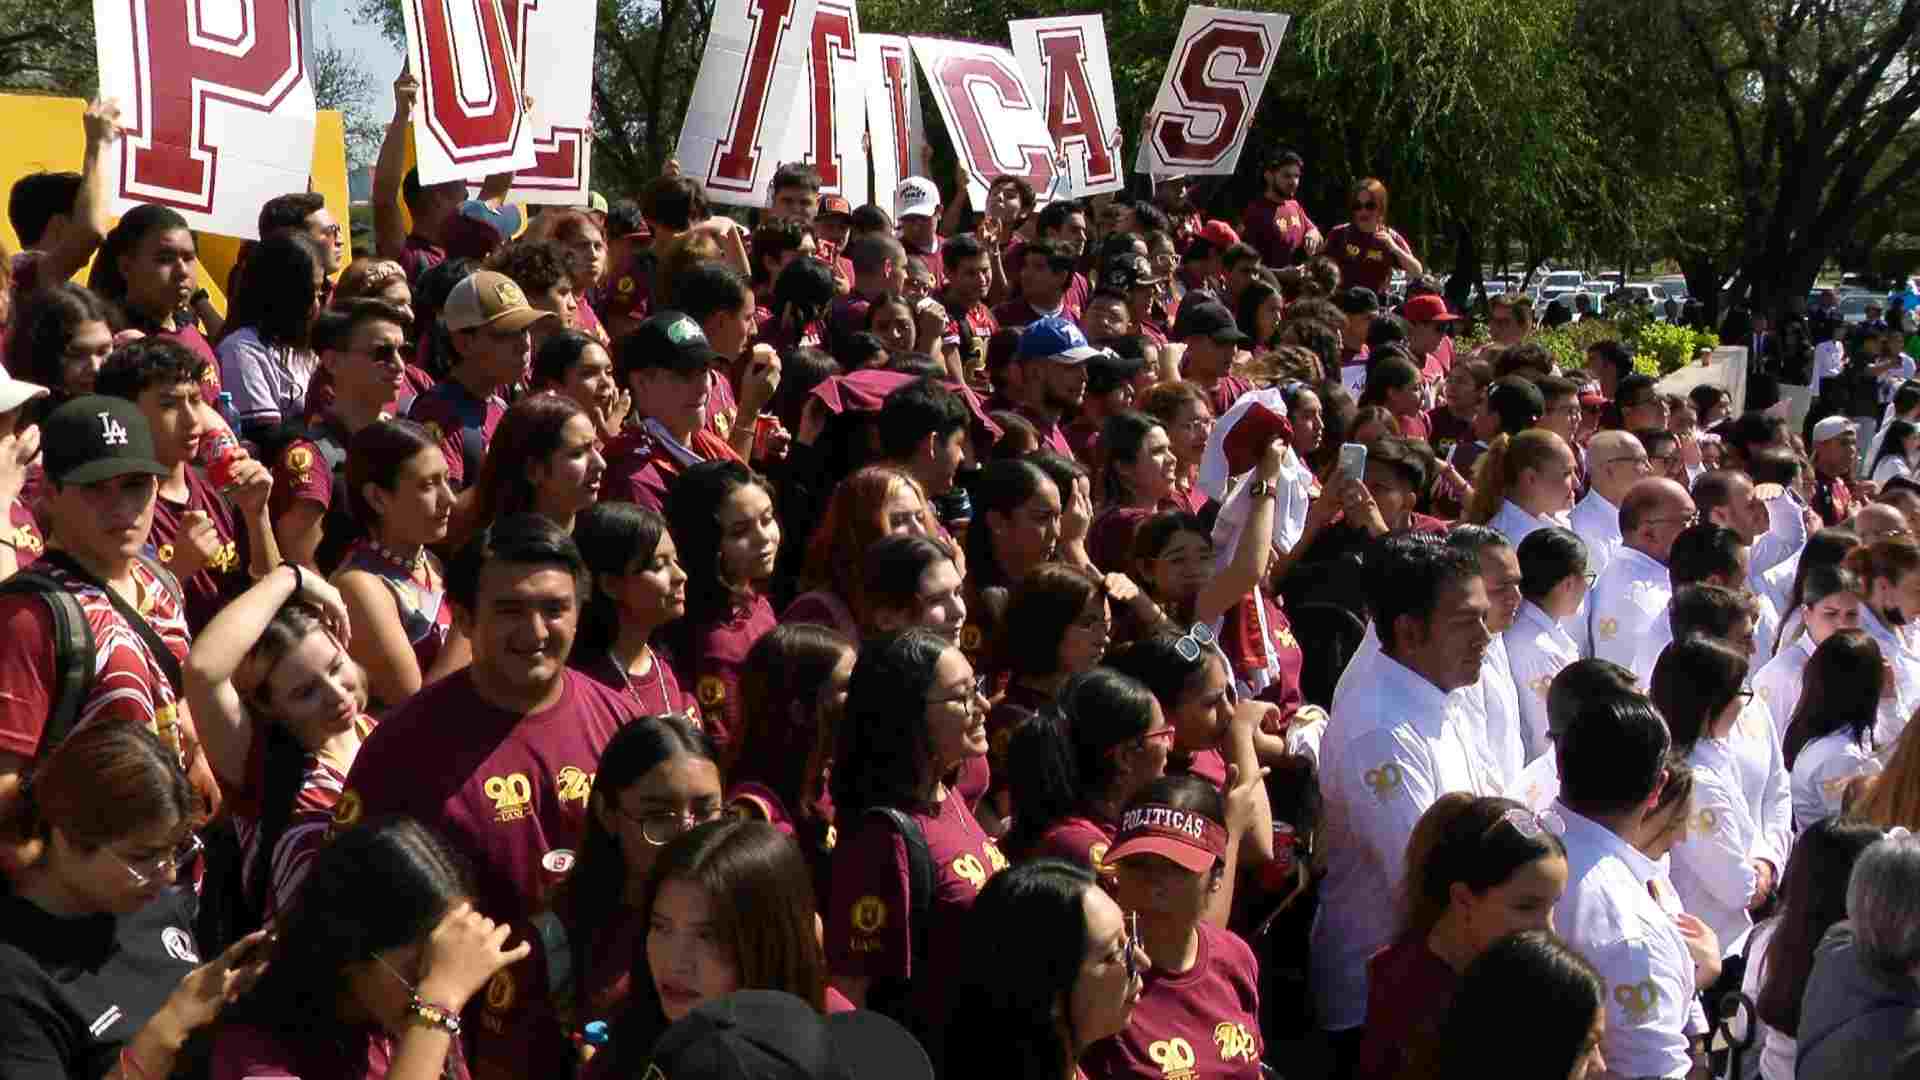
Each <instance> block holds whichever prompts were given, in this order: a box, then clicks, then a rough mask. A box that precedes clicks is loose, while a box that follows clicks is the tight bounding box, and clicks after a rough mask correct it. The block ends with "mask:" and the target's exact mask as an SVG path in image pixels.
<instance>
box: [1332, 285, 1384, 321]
mask: <svg viewBox="0 0 1920 1080" xmlns="http://www.w3.org/2000/svg"><path fill="white" fill-rule="evenodd" d="M1339 303H1340V310H1341V311H1343V312H1345V313H1346V314H1348V315H1371V314H1373V313H1374V312H1376V311H1379V310H1380V298H1379V297H1378V296H1375V295H1374V292H1373V290H1372V289H1369V288H1367V287H1366V286H1365V285H1355V286H1353V287H1352V288H1349V289H1344V290H1342V291H1341V293H1340V301H1339Z"/></svg>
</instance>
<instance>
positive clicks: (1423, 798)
mask: <svg viewBox="0 0 1920 1080" xmlns="http://www.w3.org/2000/svg"><path fill="white" fill-rule="evenodd" d="M1364 674H1365V677H1364V678H1363V679H1362V680H1360V681H1359V682H1357V683H1356V684H1355V685H1353V686H1351V687H1350V688H1349V689H1348V691H1347V695H1346V697H1345V698H1343V699H1341V700H1340V701H1339V702H1337V703H1336V705H1335V712H1334V715H1333V719H1332V721H1331V722H1330V723H1329V724H1328V727H1327V734H1326V739H1325V741H1324V742H1323V743H1322V744H1321V748H1320V763H1321V769H1320V792H1321V797H1322V799H1323V800H1324V802H1325V808H1324V811H1323V813H1324V815H1325V818H1324V820H1325V823H1326V824H1325V829H1326V848H1325V850H1326V851H1327V878H1326V882H1325V884H1324V885H1323V886H1322V893H1321V895H1322V897H1324V902H1323V903H1322V904H1321V905H1320V910H1319V913H1318V914H1317V915H1316V916H1315V918H1314V925H1313V940H1312V971H1313V983H1312V985H1313V989H1314V998H1315V1004H1316V1005H1317V1006H1318V1014H1319V1017H1320V1023H1321V1026H1322V1027H1324V1028H1326V1029H1327V1030H1329V1031H1347V1030H1351V1029H1353V1028H1357V1027H1359V1026H1360V1025H1361V1024H1362V1023H1363V1022H1365V1020H1366V1016H1367V970H1366V969H1367V959H1368V958H1369V957H1371V956H1372V955H1373V953H1374V951H1375V950H1377V949H1379V948H1380V947H1381V946H1382V945H1385V944H1387V942H1388V940H1389V939H1390V938H1392V936H1393V931H1394V925H1395V921H1396V914H1397V902H1398V898H1399V895H1400V880H1401V878H1402V877H1403V876H1404V875H1405V873H1406V855H1407V838H1408V837H1409V836H1410V835H1412V833H1413V826H1414V823H1415V822H1417V821H1419V820H1420V815H1421V814H1424V813H1426V810H1427V808H1428V807H1429V806H1431V805H1433V802H1434V800H1435V799H1438V798H1439V797H1440V796H1441V795H1444V794H1446V793H1448V792H1451V791H1466V792H1471V793H1473V794H1475V795H1497V794H1499V792H1500V785H1499V780H1498V778H1497V777H1495V776H1493V775H1491V768H1490V766H1489V765H1488V764H1487V763H1486V762H1485V761H1484V760H1483V759H1482V757H1481V753H1480V751H1479V749H1478V747H1477V746H1476V743H1475V740H1474V738H1473V736H1472V734H1471V733H1470V731H1469V730H1468V729H1469V727H1470V725H1471V724H1472V723H1473V717H1472V715H1471V709H1470V706H1469V705H1468V702H1467V694H1466V692H1465V691H1464V690H1455V691H1453V692H1452V693H1442V692H1441V691H1440V689H1439V688H1438V687H1436V686H1434V685H1433V684H1432V683H1431V682H1428V681H1427V680H1426V679H1425V678H1423V677H1422V676H1420V675H1417V674H1415V673H1414V672H1413V671H1411V670H1410V669H1408V668H1407V667H1406V666H1404V665H1402V664H1401V663H1400V662H1399V661H1397V660H1394V659H1393V658H1392V657H1390V656H1388V655H1386V654H1385V653H1379V654H1376V655H1375V656H1374V657H1373V658H1371V659H1370V660H1368V661H1366V663H1365V672H1364Z"/></svg>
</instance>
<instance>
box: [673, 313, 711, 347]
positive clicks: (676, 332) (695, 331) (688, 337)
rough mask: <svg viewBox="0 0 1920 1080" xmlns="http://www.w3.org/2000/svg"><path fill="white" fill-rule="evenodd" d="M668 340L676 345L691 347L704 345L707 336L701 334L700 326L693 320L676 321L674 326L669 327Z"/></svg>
mask: <svg viewBox="0 0 1920 1080" xmlns="http://www.w3.org/2000/svg"><path fill="white" fill-rule="evenodd" d="M667 340H668V341H671V342H673V343H674V344H675V345H689V344H693V343H695V342H701V343H704V342H705V341H706V340H707V335H705V334H703V333H701V332H700V324H699V323H696V322H694V321H693V320H692V319H675V320H674V321H673V325H671V326H669V327H667Z"/></svg>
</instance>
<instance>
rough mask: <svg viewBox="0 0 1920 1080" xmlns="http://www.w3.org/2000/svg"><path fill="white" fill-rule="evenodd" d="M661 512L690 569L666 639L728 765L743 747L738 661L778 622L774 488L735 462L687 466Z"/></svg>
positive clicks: (777, 531) (682, 679)
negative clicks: (772, 597) (679, 611)
mask: <svg viewBox="0 0 1920 1080" xmlns="http://www.w3.org/2000/svg"><path fill="white" fill-rule="evenodd" d="M666 511H667V514H666V516H667V523H668V524H669V525H670V526H671V527H672V529H673V539H674V543H675V545H676V546H677V547H678V548H679V551H680V559H681V563H682V565H684V566H685V567H686V568H687V613H686V614H685V615H683V616H681V618H680V619H679V621H678V622H675V623H674V624H673V625H671V626H669V627H667V630H666V641H667V645H668V646H669V648H670V649H671V650H672V660H673V665H674V670H675V672H676V674H678V675H679V676H680V685H682V686H691V687H693V692H694V697H695V698H696V699H697V700H698V701H699V704H700V710H701V726H702V727H704V728H705V729H706V732H707V734H708V735H710V736H712V738H713V742H714V745H715V746H716V747H717V748H718V749H719V751H720V763H721V764H722V765H723V766H724V765H727V764H729V763H731V762H732V761H733V759H734V758H735V757H737V756H738V755H739V753H740V742H739V732H740V722H741V720H740V665H741V664H742V662H744V661H745V660H746V658H747V650H749V649H751V648H753V643H754V642H756V641H758V640H760V635H762V634H764V633H766V632H767V631H769V630H771V629H773V627H774V617H773V605H772V603H770V602H769V601H768V600H767V585H768V582H769V580H770V579H771V578H772V577H773V567H774V563H775V561H776V560H777V559H778V558H779V556H780V519H779V518H778V517H776V516H775V515H774V512H773V489H772V488H771V487H769V486H768V484H767V482H766V480H765V479H763V478H762V477H760V476H759V475H758V474H756V473H753V472H750V471H748V469H747V467H746V466H745V465H742V464H740V463H739V462H737V461H702V462H699V463H697V464H694V465H692V466H689V467H688V468H687V470H686V471H685V472H683V473H681V474H680V479H679V480H678V481H676V482H675V483H674V486H673V490H672V491H671V492H669V493H668V495H667V506H666Z"/></svg>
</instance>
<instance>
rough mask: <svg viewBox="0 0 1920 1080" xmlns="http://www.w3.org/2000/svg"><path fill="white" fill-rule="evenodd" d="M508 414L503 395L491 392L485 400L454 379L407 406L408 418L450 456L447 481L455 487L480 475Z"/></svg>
mask: <svg viewBox="0 0 1920 1080" xmlns="http://www.w3.org/2000/svg"><path fill="white" fill-rule="evenodd" d="M505 415H507V403H506V402H505V401H503V400H501V398H500V395H498V394H488V395H487V397H486V400H485V401H482V400H480V399H479V398H476V397H474V396H473V394H472V392H471V391H469V390H468V389H467V388H466V387H465V386H463V385H461V384H460V382H459V381H458V380H455V379H448V380H447V381H446V382H443V383H436V384H435V385H434V387H433V389H431V390H428V391H427V392H426V393H424V394H421V395H420V396H419V397H417V398H414V399H413V405H412V406H410V407H409V408H408V409H407V419H409V420H412V421H414V422H415V423H418V424H420V425H421V426H422V427H424V428H426V429H427V434H429V435H431V436H433V438H434V441H435V442H437V443H439V444H440V452H441V453H442V454H445V455H446V458H447V483H448V484H449V485H450V486H451V487H452V488H453V489H454V490H455V491H459V490H460V489H461V488H464V487H466V486H467V485H469V484H472V483H474V482H475V481H477V480H479V479H480V463H481V462H483V461H485V460H486V457H487V444H488V443H490V442H492V441H493V429H494V428H496V427H499V426H500V418H501V417H503V416H505Z"/></svg>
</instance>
